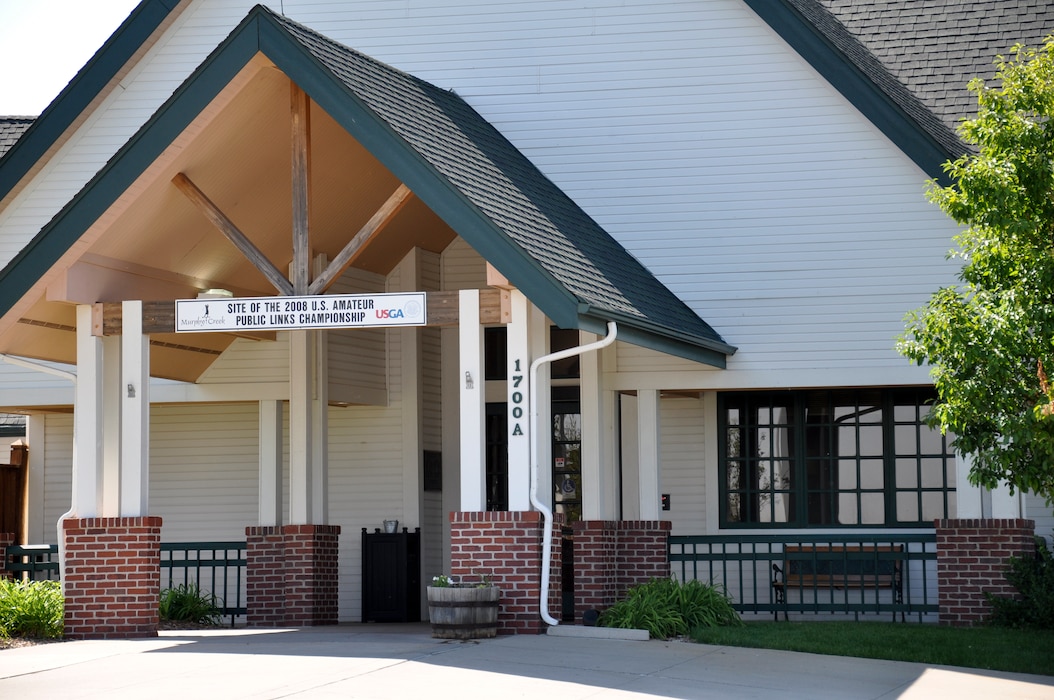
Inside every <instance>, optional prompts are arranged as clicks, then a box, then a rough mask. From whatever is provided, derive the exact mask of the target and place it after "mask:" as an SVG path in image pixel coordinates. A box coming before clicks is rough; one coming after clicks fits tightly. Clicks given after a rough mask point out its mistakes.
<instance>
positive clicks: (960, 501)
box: [955, 454, 984, 518]
mask: <svg viewBox="0 0 1054 700" xmlns="http://www.w3.org/2000/svg"><path fill="white" fill-rule="evenodd" d="M972 463H973V458H972V456H971V455H964V454H956V455H955V517H957V518H983V517H984V506H983V500H982V495H981V494H982V490H981V487H979V486H974V485H973V484H971V483H970V479H969V475H970V466H971V464H972Z"/></svg>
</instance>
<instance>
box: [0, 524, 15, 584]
mask: <svg viewBox="0 0 1054 700" xmlns="http://www.w3.org/2000/svg"><path fill="white" fill-rule="evenodd" d="M14 543H15V533H13V532H0V578H8V577H10V576H11V574H10V573H9V572H8V571H7V553H6V552H7V549H6V548H7V546H8V545H12V544H14Z"/></svg>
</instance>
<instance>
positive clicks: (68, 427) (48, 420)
mask: <svg viewBox="0 0 1054 700" xmlns="http://www.w3.org/2000/svg"><path fill="white" fill-rule="evenodd" d="M33 420H43V421H44V542H43V544H57V543H58V530H57V524H58V521H59V517H60V516H61V515H62V514H63V513H65V512H67V511H68V510H69V509H70V504H71V503H72V502H73V498H72V496H73V489H72V484H73V414H72V413H49V414H45V415H43V416H34V417H33ZM29 449H31V450H36V449H38V447H37V446H35V445H30V446H29ZM33 544H36V543H33Z"/></svg>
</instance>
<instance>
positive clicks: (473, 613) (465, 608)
mask: <svg viewBox="0 0 1054 700" xmlns="http://www.w3.org/2000/svg"><path fill="white" fill-rule="evenodd" d="M500 594H501V591H500V590H499V589H498V588H496V587H494V586H486V587H484V588H476V587H471V588H459V587H454V586H450V587H436V586H429V587H428V619H429V621H430V622H431V623H432V636H433V637H435V638H437V639H486V638H488V637H494V636H496V635H497V634H498V598H499V597H500Z"/></svg>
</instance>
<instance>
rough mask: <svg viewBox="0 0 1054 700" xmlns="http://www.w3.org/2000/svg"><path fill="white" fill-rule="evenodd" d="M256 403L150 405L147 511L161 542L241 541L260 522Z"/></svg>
mask: <svg viewBox="0 0 1054 700" xmlns="http://www.w3.org/2000/svg"><path fill="white" fill-rule="evenodd" d="M258 415H259V413H258V409H257V405H256V404H253V403H244V404H193V405H174V406H154V407H153V410H152V411H151V417H150V513H151V515H159V516H161V518H162V531H161V532H162V539H163V540H166V541H170V542H171V541H186V540H190V541H203V540H228V539H229V540H244V539H245V528H246V526H248V525H253V524H255V523H256V522H258V521H257V513H258V507H257V503H258V495H257V494H258V474H259V418H258Z"/></svg>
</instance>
